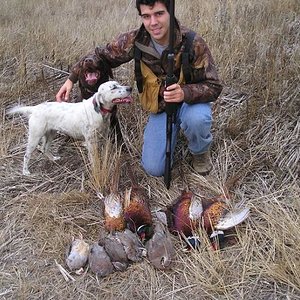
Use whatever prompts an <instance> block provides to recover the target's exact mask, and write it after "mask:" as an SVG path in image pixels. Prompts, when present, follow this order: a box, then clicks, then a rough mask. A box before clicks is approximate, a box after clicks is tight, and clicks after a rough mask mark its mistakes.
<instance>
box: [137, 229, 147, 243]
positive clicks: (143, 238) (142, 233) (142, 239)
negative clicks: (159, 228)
mask: <svg viewBox="0 0 300 300" xmlns="http://www.w3.org/2000/svg"><path fill="white" fill-rule="evenodd" d="M139 236H140V239H141V241H142V243H144V242H145V240H146V233H145V232H140V234H139Z"/></svg>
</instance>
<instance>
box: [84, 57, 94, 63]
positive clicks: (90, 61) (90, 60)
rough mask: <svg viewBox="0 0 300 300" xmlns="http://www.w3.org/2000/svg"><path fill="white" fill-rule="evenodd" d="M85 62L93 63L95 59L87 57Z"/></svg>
mask: <svg viewBox="0 0 300 300" xmlns="http://www.w3.org/2000/svg"><path fill="white" fill-rule="evenodd" d="M84 62H85V63H86V64H92V63H93V59H92V58H86V59H85V60H84Z"/></svg>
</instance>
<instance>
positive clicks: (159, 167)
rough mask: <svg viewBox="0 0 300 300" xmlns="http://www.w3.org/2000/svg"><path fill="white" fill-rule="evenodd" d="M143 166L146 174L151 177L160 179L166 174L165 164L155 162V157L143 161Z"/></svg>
mask: <svg viewBox="0 0 300 300" xmlns="http://www.w3.org/2000/svg"><path fill="white" fill-rule="evenodd" d="M142 166H143V168H144V170H145V172H146V173H147V174H149V175H151V176H155V177H160V176H163V175H164V172H165V166H164V164H163V163H160V162H159V161H157V160H155V158H154V157H153V158H152V159H151V160H148V161H145V160H144V159H142Z"/></svg>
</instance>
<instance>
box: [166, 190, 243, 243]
mask: <svg viewBox="0 0 300 300" xmlns="http://www.w3.org/2000/svg"><path fill="white" fill-rule="evenodd" d="M166 215H167V222H168V227H169V229H170V231H171V232H172V233H175V234H178V233H179V234H182V235H183V236H184V237H185V239H186V241H187V244H188V245H189V246H192V247H193V248H197V246H199V244H200V240H199V238H198V237H197V236H194V235H193V232H194V231H195V230H197V229H198V228H199V227H200V226H202V228H203V229H204V230H205V231H206V232H207V234H208V236H209V237H210V238H211V240H212V245H213V247H214V248H215V249H217V248H219V245H218V243H217V241H218V240H219V239H222V238H223V236H224V232H223V231H224V230H228V229H231V228H233V227H235V226H236V225H238V224H240V223H241V222H243V221H244V220H245V219H246V218H247V217H248V215H249V208H241V209H239V208H234V209H231V208H229V206H228V205H227V204H226V203H225V202H224V201H223V199H222V198H221V197H219V198H212V199H205V198H198V197H197V196H196V195H194V194H193V193H192V192H190V191H183V192H182V194H181V196H179V197H178V198H177V199H176V200H175V201H174V203H173V204H172V205H170V206H168V207H167V210H166Z"/></svg>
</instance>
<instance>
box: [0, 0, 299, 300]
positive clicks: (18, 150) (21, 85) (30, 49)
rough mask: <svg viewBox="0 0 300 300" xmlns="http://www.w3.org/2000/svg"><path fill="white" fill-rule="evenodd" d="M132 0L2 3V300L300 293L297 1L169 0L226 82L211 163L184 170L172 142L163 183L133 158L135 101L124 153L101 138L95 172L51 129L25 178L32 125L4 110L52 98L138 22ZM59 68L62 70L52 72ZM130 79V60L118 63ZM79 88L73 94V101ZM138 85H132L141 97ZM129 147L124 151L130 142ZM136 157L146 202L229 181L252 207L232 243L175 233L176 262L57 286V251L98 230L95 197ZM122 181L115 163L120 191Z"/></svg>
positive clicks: (184, 156) (138, 130)
mask: <svg viewBox="0 0 300 300" xmlns="http://www.w3.org/2000/svg"><path fill="white" fill-rule="evenodd" d="M134 5H135V2H134V1H125V0H115V1H108V0H101V1H91V0H87V1H80V0H64V1H62V0H48V1H47V0H41V1H35V0H26V1H25V0H9V1H8V0H2V1H1V11H0V42H1V47H0V104H1V105H0V112H1V116H2V118H1V126H0V137H1V143H0V192H1V196H0V201H1V208H0V262H1V264H0V282H1V284H0V298H1V299H132V298H134V299H300V259H299V257H300V235H299V228H300V218H299V211H300V189H299V158H300V138H299V136H300V121H299V111H300V105H299V102H300V99H299V94H300V85H299V79H300V75H299V74H300V36H299V35H300V5H299V1H298V0H282V1H279V0H264V1H258V0H253V1H247V0H222V1H217V0H213V1H208V0H202V1H196V0H190V1H187V0H185V1H176V15H177V17H178V19H179V20H180V21H181V23H183V24H185V25H187V26H189V27H191V28H193V29H194V30H196V31H197V32H199V33H200V34H201V35H202V36H203V37H204V39H205V40H206V42H207V43H208V45H209V47H210V49H211V51H212V53H213V56H214V58H215V61H216V64H217V66H218V70H219V73H220V77H221V78H222V81H223V83H224V90H223V92H222V94H221V96H220V98H219V100H218V101H217V102H216V103H215V104H214V110H213V111H214V125H213V135H214V142H213V146H212V160H213V171H212V172H211V174H210V175H209V176H207V177H202V176H199V175H197V174H196V173H194V172H193V170H192V169H191V167H190V166H189V159H190V156H189V153H188V151H187V148H186V142H185V140H184V139H181V140H180V142H179V144H178V151H177V153H178V154H177V156H176V157H175V165H174V169H173V172H172V175H173V181H172V184H171V188H170V190H167V189H166V188H165V186H164V183H163V179H162V178H153V177H149V176H147V175H146V174H145V173H144V171H143V169H142V168H141V167H140V153H141V147H142V138H143V127H144V124H145V122H146V120H147V114H146V113H145V112H143V111H141V108H140V106H139V104H138V102H137V101H136V102H135V103H134V104H132V105H130V106H123V107H121V109H120V111H119V117H120V120H121V124H122V133H123V136H124V139H125V145H123V148H122V149H120V148H118V147H117V146H116V145H115V144H113V143H112V142H111V141H110V140H107V141H102V144H101V147H100V148H101V151H100V153H101V155H99V157H98V163H99V166H98V168H96V169H93V170H90V168H89V167H88V166H87V161H86V157H87V156H86V151H85V148H84V147H83V146H82V144H81V143H80V142H74V141H71V140H67V139H66V137H64V136H60V137H59V138H58V139H57V140H56V141H55V143H54V145H53V146H54V147H53V148H54V152H55V151H56V152H59V153H60V155H61V157H62V158H61V160H60V161H59V163H54V162H50V161H48V160H47V159H45V158H44V157H43V156H42V155H41V154H39V153H38V152H36V153H34V155H33V158H32V160H31V164H30V170H31V171H32V175H31V176H28V177H25V176H22V161H23V155H24V151H25V147H26V132H27V121H26V120H25V119H24V118H21V117H15V118H7V117H6V116H5V110H6V109H7V108H8V107H11V106H13V105H15V104H17V103H22V104H37V103H40V102H43V101H46V100H47V101H52V100H54V99H55V94H56V93H57V91H58V89H59V88H60V86H61V85H62V83H63V82H64V81H65V80H66V78H67V77H66V74H65V73H64V72H67V71H68V70H69V66H71V65H72V64H73V63H75V62H76V61H77V59H78V58H79V57H80V56H82V55H83V54H85V53H86V52H88V51H89V50H91V49H93V48H94V46H95V45H98V44H104V43H106V42H108V41H110V39H111V38H112V37H115V36H116V35H117V34H118V33H120V32H123V31H125V30H128V29H131V28H135V27H137V26H139V23H140V20H139V17H138V15H137V11H136V9H135V6H134ZM49 67H53V68H55V69H62V70H63V71H64V72H59V71H57V70H53V69H51V68H49ZM114 73H115V78H116V79H117V80H119V81H121V82H124V83H126V84H131V85H132V86H134V78H133V66H132V63H128V64H126V65H123V66H122V67H120V68H118V69H117V70H114ZM77 92H78V90H77V88H75V90H74V91H73V95H72V96H73V97H75V96H76V93H77ZM136 93H137V92H136V89H135V90H134V96H135V99H137V94H136ZM125 150H126V151H125ZM119 160H120V162H121V166H122V164H123V163H124V162H125V161H128V160H129V161H130V163H131V164H132V166H133V168H134V171H135V174H136V177H137V179H138V182H139V184H140V185H141V186H142V187H144V188H145V189H146V190H147V192H148V195H149V198H150V203H151V208H152V209H156V208H161V207H164V206H165V205H166V204H169V203H171V202H172V201H173V200H174V199H175V198H177V196H178V195H180V193H181V191H182V190H183V189H185V188H187V187H188V188H189V189H191V190H192V191H194V192H196V193H207V194H211V195H217V194H220V193H223V192H224V190H225V189H226V187H227V186H228V185H229V183H230V182H233V181H235V182H236V183H235V185H233V186H231V187H230V188H231V190H230V192H231V201H232V203H233V204H236V203H238V202H241V201H242V202H244V203H245V204H246V205H247V206H249V207H250V209H251V215H250V217H249V218H248V220H247V221H246V222H245V223H243V224H241V225H239V226H238V227H237V228H236V233H235V235H236V238H237V243H236V244H235V245H232V246H230V247H227V248H225V249H223V250H222V251H213V250H212V249H211V247H210V246H209V244H208V242H206V241H205V240H204V242H203V244H202V246H201V249H200V250H199V251H193V252H190V253H184V252H183V251H182V244H181V242H180V240H179V239H178V238H176V237H174V238H173V241H174V243H175V247H176V253H177V255H176V261H175V264H174V267H173V268H172V270H169V271H157V270H155V269H154V268H153V266H152V265H150V264H149V262H148V261H147V260H146V259H145V260H144V261H143V262H141V263H138V264H133V265H131V266H130V267H129V268H128V269H127V270H126V271H125V272H122V273H121V272H115V273H113V274H112V275H110V276H109V277H106V278H97V277H96V276H95V275H94V274H93V273H92V272H90V271H89V270H87V271H86V272H85V273H84V274H83V275H81V276H79V275H73V276H74V278H75V280H76V281H74V282H73V281H69V282H66V281H65V280H64V278H63V276H62V275H61V273H60V272H59V270H58V268H57V265H56V263H55V262H57V263H59V264H61V265H63V266H65V262H64V258H65V249H66V247H67V245H68V244H69V242H70V240H71V238H72V237H73V236H75V237H76V236H78V235H79V234H82V235H83V236H84V238H85V239H86V240H87V241H88V242H90V243H92V242H94V241H96V240H97V239H98V237H99V234H100V233H101V232H102V231H103V216H102V210H103V205H102V203H101V200H99V198H98V197H97V196H96V193H97V192H101V193H103V194H105V193H107V192H108V190H109V186H110V184H111V177H112V174H114V172H115V165H116V163H117V161H119ZM129 185H130V182H129V180H128V178H127V176H126V172H124V169H121V176H120V183H119V186H120V191H124V189H125V188H126V187H128V186H129Z"/></svg>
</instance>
